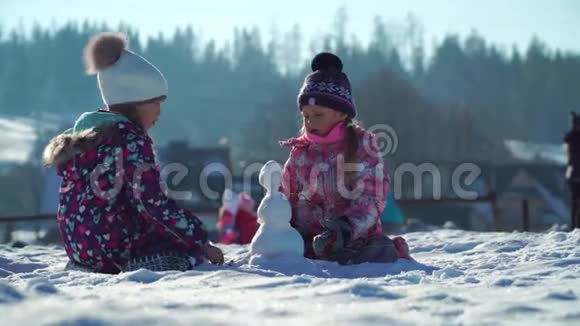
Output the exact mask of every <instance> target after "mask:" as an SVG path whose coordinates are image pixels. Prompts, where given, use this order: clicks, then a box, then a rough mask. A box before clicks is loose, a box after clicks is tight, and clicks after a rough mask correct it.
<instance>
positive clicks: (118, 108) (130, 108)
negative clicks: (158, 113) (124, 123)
mask: <svg viewBox="0 0 580 326" xmlns="http://www.w3.org/2000/svg"><path fill="white" fill-rule="evenodd" d="M166 98H167V96H165V95H163V96H158V97H155V98H152V99H150V100H145V101H141V102H130V103H120V104H112V105H109V106H108V108H109V111H112V112H116V113H120V114H122V115H124V116H125V117H126V118H127V119H129V120H130V121H131V122H133V123H134V124H136V125H138V126H139V127H141V128H143V129H145V128H144V127H143V124H142V123H141V119H140V118H139V114H138V113H137V106H139V105H141V104H147V103H153V102H158V101H163V100H165V99H166Z"/></svg>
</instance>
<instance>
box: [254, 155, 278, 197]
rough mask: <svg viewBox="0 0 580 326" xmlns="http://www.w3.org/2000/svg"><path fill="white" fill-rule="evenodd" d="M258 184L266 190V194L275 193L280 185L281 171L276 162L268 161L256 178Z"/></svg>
mask: <svg viewBox="0 0 580 326" xmlns="http://www.w3.org/2000/svg"><path fill="white" fill-rule="evenodd" d="M258 179H259V181H260V184H261V185H262V187H264V188H265V189H266V192H267V193H276V192H278V190H279V189H280V184H281V183H282V169H281V168H280V164H278V163H276V161H268V162H266V164H264V166H263V167H262V169H261V170H260V175H259V176H258Z"/></svg>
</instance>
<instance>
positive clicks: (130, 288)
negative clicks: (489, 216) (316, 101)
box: [0, 230, 580, 325]
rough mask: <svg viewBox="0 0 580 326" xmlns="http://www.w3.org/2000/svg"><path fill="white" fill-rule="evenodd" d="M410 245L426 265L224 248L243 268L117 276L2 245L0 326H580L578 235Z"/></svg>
mask: <svg viewBox="0 0 580 326" xmlns="http://www.w3.org/2000/svg"><path fill="white" fill-rule="evenodd" d="M405 237H406V238H407V240H408V242H409V244H410V245H411V251H412V254H413V255H414V257H415V258H416V259H417V261H419V262H420V263H417V262H411V261H399V262H397V263H395V264H363V265H359V266H338V265H336V264H334V263H328V262H319V261H309V260H306V259H291V258H279V259H276V260H271V261H267V262H261V263H262V264H261V265H260V266H250V265H248V264H247V259H241V258H242V257H244V256H245V254H246V253H247V248H246V247H242V246H224V247H222V248H223V249H224V250H225V252H226V258H234V259H236V260H237V262H234V263H230V264H229V265H226V266H221V267H218V266H204V267H203V268H199V269H198V270H195V271H190V272H185V273H178V272H165V273H153V272H150V271H147V270H139V271H136V272H131V273H125V274H120V275H99V274H90V273H83V272H76V271H63V267H64V265H65V262H66V257H65V255H64V252H63V250H62V249H61V248H59V247H41V246H28V247H25V248H23V249H17V248H11V247H9V246H0V268H1V270H0V277H2V279H0V320H1V322H0V324H2V325H40V324H52V325H54V324H57V325H104V324H128V325H136V324H144V325H149V324H160V325H167V324H188V325H222V324H238V325H248V324H251V325H253V324H275V325H329V324H341V325H353V324H372V325H396V324H411V325H412V324H424V325H434V324H468V325H481V324H497V323H500V324H515V323H517V324H524V325H527V324H536V325H553V324H570V325H579V324H580V299H579V298H578V296H579V295H580V230H576V231H574V232H570V233H566V232H554V231H553V232H549V233H541V234H535V233H476V232H466V231H461V230H436V231H430V232H416V233H409V234H406V235H405ZM240 259H241V261H240Z"/></svg>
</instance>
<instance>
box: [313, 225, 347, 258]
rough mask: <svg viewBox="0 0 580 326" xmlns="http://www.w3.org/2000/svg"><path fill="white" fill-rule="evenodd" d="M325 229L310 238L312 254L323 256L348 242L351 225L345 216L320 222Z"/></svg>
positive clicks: (339, 248) (337, 249)
mask: <svg viewBox="0 0 580 326" xmlns="http://www.w3.org/2000/svg"><path fill="white" fill-rule="evenodd" d="M320 223H321V224H322V226H323V227H324V228H325V229H326V230H325V231H323V232H322V233H320V234H319V235H317V236H315V237H314V238H313V239H312V248H313V249H314V254H316V256H318V257H324V256H327V255H330V254H332V253H335V252H337V251H339V250H341V249H342V248H344V246H345V245H347V244H348V243H349V242H350V238H351V232H352V231H351V227H350V224H348V222H347V220H346V218H345V217H341V218H338V219H332V220H322V221H321V222H320Z"/></svg>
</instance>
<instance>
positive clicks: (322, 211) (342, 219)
mask: <svg viewBox="0 0 580 326" xmlns="http://www.w3.org/2000/svg"><path fill="white" fill-rule="evenodd" d="M311 68H312V73H310V74H309V75H308V76H306V78H305V80H304V85H303V87H302V89H301V90H300V93H299V95H298V107H299V109H300V112H301V114H302V120H303V126H302V130H301V135H300V136H298V137H294V138H291V139H289V140H287V141H284V142H281V144H282V145H284V146H291V147H292V149H291V152H290V157H289V158H288V161H287V162H286V164H285V166H284V171H283V177H284V182H283V190H284V193H285V195H286V196H287V197H288V199H289V201H290V204H291V206H292V220H291V224H292V226H293V227H294V228H296V229H297V230H298V231H299V232H300V234H301V235H302V237H303V238H304V242H305V248H306V252H305V256H306V257H308V258H316V259H325V260H332V261H338V262H339V263H342V264H356V263H362V262H393V261H396V260H397V259H398V258H407V259H410V256H409V249H408V246H407V244H406V242H405V240H404V239H403V238H395V239H393V240H391V239H390V238H388V237H387V236H384V235H382V228H381V221H380V216H381V213H382V212H383V210H384V208H385V203H386V199H387V195H388V192H389V186H390V185H389V174H388V171H387V168H386V166H385V164H384V162H383V159H382V157H381V155H380V154H379V151H378V147H377V143H376V137H375V135H374V134H372V133H370V132H368V131H366V130H365V129H364V128H362V127H361V126H360V125H358V124H357V123H356V121H355V120H354V118H355V117H356V107H355V104H354V101H353V96H352V92H351V85H350V81H349V79H348V77H347V75H346V74H345V73H344V72H343V71H342V69H343V65H342V62H341V60H340V59H339V58H338V57H337V56H336V55H334V54H331V53H320V54H318V55H316V56H315V57H314V59H313V60H312V65H311Z"/></svg>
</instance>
